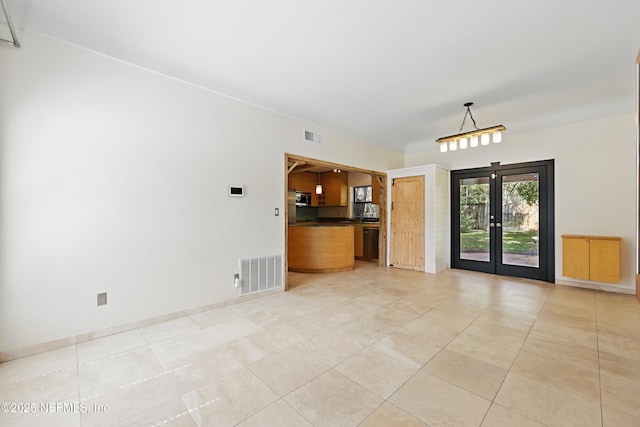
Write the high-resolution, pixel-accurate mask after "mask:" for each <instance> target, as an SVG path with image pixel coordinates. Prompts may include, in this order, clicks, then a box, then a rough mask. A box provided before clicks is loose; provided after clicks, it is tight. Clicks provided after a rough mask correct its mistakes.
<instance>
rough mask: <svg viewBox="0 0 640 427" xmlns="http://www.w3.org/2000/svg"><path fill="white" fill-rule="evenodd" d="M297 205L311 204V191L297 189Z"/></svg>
mask: <svg viewBox="0 0 640 427" xmlns="http://www.w3.org/2000/svg"><path fill="white" fill-rule="evenodd" d="M296 206H311V193H305V192H304V191H296Z"/></svg>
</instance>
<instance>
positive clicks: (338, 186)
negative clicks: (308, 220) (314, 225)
mask: <svg viewBox="0 0 640 427" xmlns="http://www.w3.org/2000/svg"><path fill="white" fill-rule="evenodd" d="M348 180H349V174H348V172H344V171H341V172H324V173H321V174H320V184H322V190H323V194H321V195H320V196H318V206H347V205H348V204H349V184H348ZM314 188H315V186H314Z"/></svg>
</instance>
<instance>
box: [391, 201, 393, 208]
mask: <svg viewBox="0 0 640 427" xmlns="http://www.w3.org/2000/svg"><path fill="white" fill-rule="evenodd" d="M391 210H393V202H391Z"/></svg>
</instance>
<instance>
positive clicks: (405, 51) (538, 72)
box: [6, 0, 640, 151]
mask: <svg viewBox="0 0 640 427" xmlns="http://www.w3.org/2000/svg"><path fill="white" fill-rule="evenodd" d="M6 4H7V6H8V9H9V10H10V13H11V16H12V18H13V21H14V24H15V25H16V27H19V28H26V29H28V30H30V31H33V32H37V33H41V34H44V35H47V36H51V37H53V38H55V39H59V40H63V41H66V42H69V43H71V44H74V45H78V46H82V47H84V48H87V49H90V50H94V51H97V52H100V53H103V54H106V55H108V56H112V57H115V58H118V59H121V60H124V61H127V62H130V63H133V64H137V65H139V66H142V67H145V68H148V69H151V70H155V71H158V72H160V73H163V74H166V75H169V76H173V77H176V78H178V79H181V80H184V81H187V82H191V83H193V84H196V85H199V86H202V87H205V88H209V89H211V90H213V91H216V92H219V93H223V94H226V95H229V96H231V97H234V98H238V99H241V100H244V101H247V102H249V103H252V104H256V105H260V106H263V107H265V108H267V109H270V110H274V111H277V112H280V113H284V114H287V115H290V116H293V117H297V118H300V119H303V120H306V121H309V122H312V123H316V124H319V125H322V126H326V127H329V128H333V129H336V130H339V131H342V132H344V133H347V134H350V135H353V136H356V137H360V138H363V139H365V140H367V141H369V142H372V143H375V144H380V145H385V146H389V147H393V148H395V149H398V150H405V151H416V150H421V149H426V148H435V147H436V144H435V139H436V138H438V137H440V136H444V135H450V134H452V133H456V132H457V131H458V129H459V127H460V124H461V122H462V117H463V116H464V112H465V109H464V107H463V106H462V104H464V103H465V102H467V101H473V102H475V106H474V107H472V112H473V114H474V117H475V119H476V122H477V125H478V127H487V126H492V125H496V124H504V125H505V126H506V127H507V129H508V132H524V131H528V130H532V129H535V128H541V127H548V126H555V125H561V124H565V123H569V122H576V121H582V120H589V119H592V118H596V117H603V116H609V115H615V114H622V113H627V112H632V111H635V105H636V103H635V102H636V101H635V100H636V95H635V93H636V65H635V62H636V61H635V60H636V56H637V54H638V49H640V1H639V0H535V1H534V0H520V1H518V0H456V1H435V0H315V1H311V0H269V1H266V0H182V1H169V0H109V1H105V0H6ZM18 34H19V33H18ZM23 48H24V49H28V48H29V47H28V46H24V45H23ZM469 125H470V123H468V124H467V125H466V126H465V130H470V129H471V128H470V127H469ZM507 137H508V136H507V135H505V139H506V138H507Z"/></svg>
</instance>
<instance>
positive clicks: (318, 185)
mask: <svg viewBox="0 0 640 427" xmlns="http://www.w3.org/2000/svg"><path fill="white" fill-rule="evenodd" d="M316 194H322V184H317V185H316Z"/></svg>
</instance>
